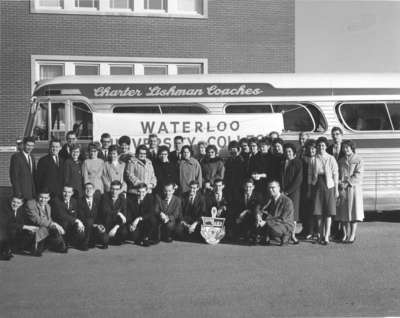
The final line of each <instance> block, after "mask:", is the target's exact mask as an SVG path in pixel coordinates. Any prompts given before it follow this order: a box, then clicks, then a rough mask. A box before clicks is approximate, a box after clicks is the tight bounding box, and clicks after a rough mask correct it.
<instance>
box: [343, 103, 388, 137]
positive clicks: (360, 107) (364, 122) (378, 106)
mask: <svg viewBox="0 0 400 318" xmlns="http://www.w3.org/2000/svg"><path fill="white" fill-rule="evenodd" d="M339 111H340V113H341V115H342V117H343V120H344V122H345V124H346V125H347V126H348V127H349V128H350V129H353V130H360V131H370V130H392V127H391V125H390V121H389V116H388V114H387V111H386V107H385V104H384V103H342V104H341V105H340V106H339Z"/></svg>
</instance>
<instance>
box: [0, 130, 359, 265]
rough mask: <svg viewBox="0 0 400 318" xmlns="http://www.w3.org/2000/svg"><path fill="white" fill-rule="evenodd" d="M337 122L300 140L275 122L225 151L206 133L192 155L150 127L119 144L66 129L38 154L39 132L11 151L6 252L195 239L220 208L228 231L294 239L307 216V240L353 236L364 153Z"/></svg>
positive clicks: (3, 221) (256, 240)
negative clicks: (290, 138) (327, 132)
mask: <svg viewBox="0 0 400 318" xmlns="http://www.w3.org/2000/svg"><path fill="white" fill-rule="evenodd" d="M331 133H332V139H333V142H332V143H331V144H330V143H329V142H328V140H327V138H325V137H319V138H318V139H317V140H314V139H310V138H309V135H308V134H307V133H301V134H300V135H299V146H298V147H296V146H295V145H294V144H292V143H285V142H284V141H283V140H282V139H281V138H280V136H279V134H278V133H277V132H272V133H270V134H269V135H268V136H265V137H264V138H261V139H257V138H243V139H240V140H239V141H231V142H230V143H229V146H228V150H229V157H228V158H226V159H225V160H224V159H222V158H221V157H219V155H218V149H217V147H216V146H214V145H207V144H205V143H204V142H200V143H199V144H198V145H197V149H196V150H197V152H196V154H194V152H193V149H192V147H191V146H189V145H185V144H184V139H183V137H182V136H176V137H175V138H174V148H173V149H172V150H170V149H169V148H168V147H166V146H164V145H160V144H159V138H158V137H157V135H154V134H152V135H150V136H149V137H148V141H147V144H141V145H138V146H137V147H136V149H135V153H131V152H130V144H131V139H130V138H129V137H128V136H121V137H120V138H119V139H118V143H117V144H112V139H111V136H110V135H109V134H108V133H104V134H103V135H102V136H101V140H100V143H90V144H89V145H88V148H87V151H83V149H82V148H81V146H80V145H79V144H78V140H77V136H76V134H75V133H74V132H73V131H70V132H68V133H67V135H66V143H65V144H64V145H63V146H62V144H61V141H60V140H58V139H53V140H51V141H50V143H49V153H48V154H47V155H45V156H43V157H42V158H40V159H39V161H38V163H37V164H36V163H35V159H34V157H33V156H32V155H31V152H32V150H33V149H34V147H35V139H34V138H33V137H25V138H24V139H23V143H22V147H21V149H20V151H18V152H17V153H15V154H13V155H12V157H11V163H10V180H11V184H12V190H13V195H12V197H11V198H9V199H8V200H7V202H4V204H3V207H2V211H1V217H0V258H1V259H10V258H11V257H12V253H13V251H29V252H30V253H31V254H32V255H34V256H41V255H42V252H43V250H44V249H45V248H49V249H51V250H54V251H57V252H61V253H66V252H67V251H68V247H70V246H72V247H75V248H78V249H81V250H84V251H87V250H88V249H90V248H93V247H95V246H98V247H100V248H108V245H109V244H114V245H120V244H123V243H124V242H126V241H132V242H134V243H136V244H138V245H142V246H150V245H153V244H157V243H158V242H159V241H160V240H163V241H165V242H172V241H173V240H174V239H178V240H190V241H200V240H201V235H200V230H201V225H202V217H204V216H217V217H221V218H225V228H226V237H225V239H226V240H227V241H239V242H246V243H248V244H262V245H268V244H270V242H271V240H274V241H277V242H278V244H280V245H285V244H287V243H289V242H292V243H293V244H298V243H299V240H298V238H297V237H296V223H297V222H299V221H301V223H302V231H301V233H300V234H299V235H301V236H302V237H303V238H304V239H307V240H312V241H313V242H316V243H320V244H323V245H327V244H329V242H330V240H331V228H332V229H334V232H335V233H334V234H335V235H336V236H338V235H340V237H337V239H338V240H339V241H341V242H343V243H352V242H354V240H355V238H356V230H357V222H359V221H362V220H363V213H364V212H363V198H362V174H363V162H362V160H361V158H360V157H359V156H358V155H357V154H356V150H355V145H354V143H353V142H352V141H343V140H342V139H343V138H342V137H343V132H342V130H341V129H340V128H339V127H334V128H333V129H332V131H331ZM212 211H213V212H212ZM332 220H333V221H334V222H333V224H332Z"/></svg>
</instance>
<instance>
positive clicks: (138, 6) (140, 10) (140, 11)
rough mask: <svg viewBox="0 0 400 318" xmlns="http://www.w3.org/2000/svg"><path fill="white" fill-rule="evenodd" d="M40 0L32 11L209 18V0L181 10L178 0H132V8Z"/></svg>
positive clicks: (101, 1)
mask: <svg viewBox="0 0 400 318" xmlns="http://www.w3.org/2000/svg"><path fill="white" fill-rule="evenodd" d="M39 1H40V0H30V11H31V13H50V14H84V15H91V14H93V15H96V14H97V15H122V16H124V15H125V16H143V17H161V18H184V19H208V1H209V0H201V2H202V3H201V11H202V13H199V12H198V11H193V12H191V11H180V10H178V3H177V0H163V1H165V8H164V9H160V10H156V9H145V7H144V1H145V0H131V1H132V2H131V4H130V6H131V8H126V9H122V8H112V7H111V3H110V1H109V0H98V3H97V4H98V7H96V8H93V7H92V8H90V7H78V6H75V0H63V5H62V6H60V7H46V6H41V5H40V2H39ZM160 1H161V0H160Z"/></svg>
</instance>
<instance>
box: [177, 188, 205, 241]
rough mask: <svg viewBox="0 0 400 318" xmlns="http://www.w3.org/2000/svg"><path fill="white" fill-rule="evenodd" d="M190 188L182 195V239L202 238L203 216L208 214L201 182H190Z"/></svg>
mask: <svg viewBox="0 0 400 318" xmlns="http://www.w3.org/2000/svg"><path fill="white" fill-rule="evenodd" d="M189 187H190V190H189V191H187V192H185V193H184V194H183V197H182V221H181V224H182V225H183V228H181V227H179V229H183V232H182V233H178V235H180V236H181V238H182V239H190V240H200V226H201V217H202V216H205V215H206V214H207V207H206V201H205V198H204V197H203V195H202V194H201V193H200V191H199V189H200V184H199V182H198V181H196V180H193V181H191V182H190V183H189Z"/></svg>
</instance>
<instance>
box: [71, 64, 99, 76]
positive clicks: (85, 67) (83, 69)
mask: <svg viewBox="0 0 400 318" xmlns="http://www.w3.org/2000/svg"><path fill="white" fill-rule="evenodd" d="M99 69H100V66H99V65H89V64H75V75H100V72H99Z"/></svg>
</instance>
